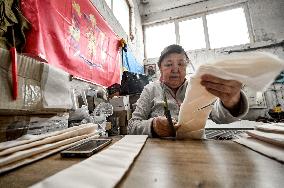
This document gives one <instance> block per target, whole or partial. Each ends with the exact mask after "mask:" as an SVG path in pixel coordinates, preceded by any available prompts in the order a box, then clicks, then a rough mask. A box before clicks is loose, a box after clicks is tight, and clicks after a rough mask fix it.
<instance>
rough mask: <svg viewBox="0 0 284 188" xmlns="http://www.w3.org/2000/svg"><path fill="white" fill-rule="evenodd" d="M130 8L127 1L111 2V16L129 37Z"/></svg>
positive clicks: (116, 0)
mask: <svg viewBox="0 0 284 188" xmlns="http://www.w3.org/2000/svg"><path fill="white" fill-rule="evenodd" d="M129 10H130V8H129V5H128V4H127V0H113V14H114V16H115V17H116V19H117V20H118V21H119V23H120V24H121V26H122V28H123V29H124V31H125V32H126V33H127V34H128V35H129V31H130V28H129V22H130V17H129V14H130V11H129Z"/></svg>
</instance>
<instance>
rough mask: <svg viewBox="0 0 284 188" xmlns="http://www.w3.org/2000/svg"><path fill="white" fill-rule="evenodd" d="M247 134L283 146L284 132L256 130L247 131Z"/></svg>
mask: <svg viewBox="0 0 284 188" xmlns="http://www.w3.org/2000/svg"><path fill="white" fill-rule="evenodd" d="M247 134H248V135H249V136H251V137H253V138H256V139H259V140H262V141H264V142H268V143H270V144H274V145H278V146H281V147H284V134H278V133H268V132H262V131H258V130H250V131H247Z"/></svg>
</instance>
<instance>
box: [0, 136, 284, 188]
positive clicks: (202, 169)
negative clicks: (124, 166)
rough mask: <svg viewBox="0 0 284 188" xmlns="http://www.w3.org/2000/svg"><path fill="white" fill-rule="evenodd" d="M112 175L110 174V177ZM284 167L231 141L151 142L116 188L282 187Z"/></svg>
mask: <svg viewBox="0 0 284 188" xmlns="http://www.w3.org/2000/svg"><path fill="white" fill-rule="evenodd" d="M81 160H82V159H61V158H60V155H59V154H56V155H53V156H51V157H49V158H46V159H43V160H40V161H38V162H35V163H33V164H30V165H27V166H24V167H21V168H19V169H17V170H14V171H11V172H10V173H7V174H5V175H2V176H1V177H0V187H1V188H4V187H9V188H13V187H27V186H30V185H32V184H34V183H36V182H39V181H41V180H43V179H44V178H46V177H48V176H51V175H53V174H55V173H56V172H59V171H60V170H62V169H65V168H67V167H68V166H71V165H73V164H75V163H78V162H79V161H81ZM110 176H111V174H110ZM283 185H284V166H283V164H281V163H279V162H277V161H275V160H272V159H270V158H268V157H265V156H263V155H261V154H259V153H256V152H254V151H252V150H250V149H248V148H245V147H243V146H242V145H239V144H236V143H234V142H232V141H193V140H189V141H172V140H162V139H148V140H147V142H146V144H145V146H144V147H143V149H142V151H141V153H140V155H139V156H138V157H137V159H136V160H135V162H134V163H133V165H132V166H131V168H130V169H129V171H128V172H127V173H126V174H125V176H124V177H123V179H122V181H121V182H120V183H119V184H118V187H129V188H136V187H143V188H148V187H159V188H160V187H162V188H166V187H170V188H176V187H210V188H211V187H218V188H222V187H226V188H227V187H242V188H243V187H256V188H261V187H265V188H268V187H273V188H277V187H283Z"/></svg>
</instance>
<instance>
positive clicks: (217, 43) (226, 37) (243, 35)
mask: <svg viewBox="0 0 284 188" xmlns="http://www.w3.org/2000/svg"><path fill="white" fill-rule="evenodd" d="M206 18H207V26H208V34H209V41H210V47H211V48H220V47H226V46H234V45H240V44H246V43H249V42H250V40H249V33H248V28H247V22H246V18H245V13H244V9H243V8H236V9H232V10H228V11H223V12H218V13H214V14H209V15H207V16H206Z"/></svg>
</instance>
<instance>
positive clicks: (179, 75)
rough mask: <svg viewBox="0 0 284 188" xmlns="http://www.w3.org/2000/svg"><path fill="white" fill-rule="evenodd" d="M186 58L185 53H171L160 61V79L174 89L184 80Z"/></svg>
mask: <svg viewBox="0 0 284 188" xmlns="http://www.w3.org/2000/svg"><path fill="white" fill-rule="evenodd" d="M186 65H187V60H186V56H185V54H183V53H182V54H178V53H172V54H169V55H167V56H166V57H165V58H164V59H163V61H162V62H161V66H160V71H161V78H160V80H161V81H162V82H164V83H165V84H166V85H167V86H169V87H170V88H173V89H176V88H178V87H179V86H181V84H182V83H183V82H184V79H185V75H186Z"/></svg>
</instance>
